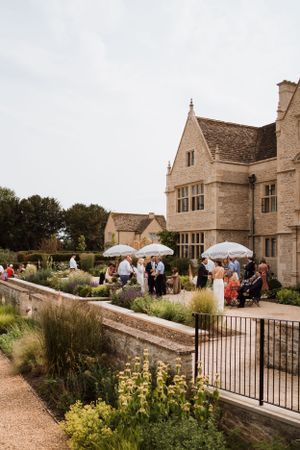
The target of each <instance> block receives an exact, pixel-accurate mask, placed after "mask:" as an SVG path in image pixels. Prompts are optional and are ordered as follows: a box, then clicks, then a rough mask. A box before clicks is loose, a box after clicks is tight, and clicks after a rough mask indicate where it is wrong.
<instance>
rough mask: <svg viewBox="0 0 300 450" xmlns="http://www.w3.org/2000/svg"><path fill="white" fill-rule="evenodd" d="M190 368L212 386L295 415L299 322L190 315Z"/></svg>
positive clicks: (299, 394) (298, 406) (299, 385)
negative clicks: (192, 327)
mask: <svg viewBox="0 0 300 450" xmlns="http://www.w3.org/2000/svg"><path fill="white" fill-rule="evenodd" d="M194 316H195V368H194V374H195V376H197V374H198V370H199V369H200V368H201V370H202V374H203V375H204V376H206V377H207V378H208V383H209V384H210V385H212V386H216V385H218V386H219V387H220V389H223V390H226V391H229V392H232V393H235V394H239V395H243V396H245V397H249V398H252V399H256V400H258V401H259V404H260V405H262V404H263V403H269V404H272V405H275V406H279V407H281V408H286V409H289V410H292V411H295V412H300V322H296V321H291V320H278V319H265V318H259V319H257V318H253V317H239V316H224V315H210V314H199V313H195V314H194Z"/></svg>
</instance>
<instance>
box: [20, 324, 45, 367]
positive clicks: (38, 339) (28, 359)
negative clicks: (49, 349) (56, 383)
mask: <svg viewBox="0 0 300 450" xmlns="http://www.w3.org/2000/svg"><path fill="white" fill-rule="evenodd" d="M12 357H13V362H14V365H15V368H16V369H17V371H18V373H28V372H31V373H33V374H35V375H38V374H40V373H43V372H44V370H45V347H44V341H43V335H42V333H41V331H40V330H31V331H27V332H26V333H25V334H23V335H22V336H21V337H20V338H19V339H17V340H16V341H15V342H14V343H13V348H12Z"/></svg>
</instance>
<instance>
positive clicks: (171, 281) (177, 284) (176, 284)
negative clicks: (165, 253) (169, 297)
mask: <svg viewBox="0 0 300 450" xmlns="http://www.w3.org/2000/svg"><path fill="white" fill-rule="evenodd" d="M167 285H168V287H170V288H171V289H172V292H173V294H179V292H180V291H181V281H180V276H179V272H178V269H177V267H173V268H172V275H170V276H169V277H167Z"/></svg>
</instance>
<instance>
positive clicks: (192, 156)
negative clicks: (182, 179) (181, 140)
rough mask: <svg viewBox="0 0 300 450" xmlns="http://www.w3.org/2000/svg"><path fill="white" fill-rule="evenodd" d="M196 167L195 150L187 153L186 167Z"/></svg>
mask: <svg viewBox="0 0 300 450" xmlns="http://www.w3.org/2000/svg"><path fill="white" fill-rule="evenodd" d="M194 165H195V150H189V151H187V152H186V166H187V167H191V166H194Z"/></svg>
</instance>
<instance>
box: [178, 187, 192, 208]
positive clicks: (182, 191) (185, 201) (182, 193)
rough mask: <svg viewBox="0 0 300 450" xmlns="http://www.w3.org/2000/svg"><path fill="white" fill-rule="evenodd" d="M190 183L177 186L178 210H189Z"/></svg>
mask: <svg viewBox="0 0 300 450" xmlns="http://www.w3.org/2000/svg"><path fill="white" fill-rule="evenodd" d="M189 191H190V190H189V185H188V184H187V185H185V186H180V187H177V189H176V192H177V210H176V211H177V212H178V213H185V212H189V209H190V208H189V203H190V202H189V198H190V197H189Z"/></svg>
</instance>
